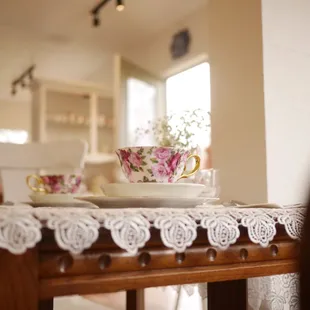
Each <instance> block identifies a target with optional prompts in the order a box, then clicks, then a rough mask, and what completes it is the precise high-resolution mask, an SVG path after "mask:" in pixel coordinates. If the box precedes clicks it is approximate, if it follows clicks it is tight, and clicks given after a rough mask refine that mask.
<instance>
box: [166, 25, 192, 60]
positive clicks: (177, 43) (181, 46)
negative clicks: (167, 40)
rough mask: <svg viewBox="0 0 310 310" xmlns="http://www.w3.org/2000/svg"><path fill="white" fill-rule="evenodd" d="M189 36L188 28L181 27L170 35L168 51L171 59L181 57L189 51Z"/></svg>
mask: <svg viewBox="0 0 310 310" xmlns="http://www.w3.org/2000/svg"><path fill="white" fill-rule="evenodd" d="M190 43H191V36H190V33H189V30H188V29H183V30H181V31H179V32H178V33H176V34H175V35H174V36H173V37H172V42H171V45H170V52H171V56H172V59H178V58H180V57H183V56H184V55H186V54H187V53H188V52H189V47H190Z"/></svg>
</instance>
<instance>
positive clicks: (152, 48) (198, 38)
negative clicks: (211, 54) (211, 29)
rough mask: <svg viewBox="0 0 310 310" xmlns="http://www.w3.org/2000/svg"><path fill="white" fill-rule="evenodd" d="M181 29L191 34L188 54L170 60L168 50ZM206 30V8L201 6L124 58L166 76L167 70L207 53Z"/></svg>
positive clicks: (129, 52) (142, 43)
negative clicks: (178, 58)
mask: <svg viewBox="0 0 310 310" xmlns="http://www.w3.org/2000/svg"><path fill="white" fill-rule="evenodd" d="M183 28H188V29H189V31H190V34H191V46H190V51H189V54H188V55H187V56H186V57H183V58H182V59H180V60H172V59H171V54H170V50H169V47H170V44H171V40H172V37H173V35H174V34H176V33H177V32H178V31H180V30H182V29H183ZM207 28H208V20H207V6H203V7H201V8H200V9H199V10H198V11H196V12H195V13H193V14H191V15H189V16H188V17H187V18H185V19H183V20H181V21H180V22H179V23H176V24H174V25H172V26H171V27H169V28H168V29H166V30H165V31H163V32H161V33H158V34H157V35H156V36H153V37H151V38H150V39H149V40H148V41H147V42H141V45H138V46H135V48H133V49H131V50H129V51H128V53H126V55H125V56H127V57H128V58H129V59H130V60H132V61H133V62H135V63H136V64H138V65H140V66H141V67H143V68H144V69H147V70H149V71H151V72H152V73H154V74H157V75H159V76H162V75H166V74H167V70H168V71H170V70H171V69H174V68H177V67H178V66H179V65H183V64H184V63H186V61H190V60H192V59H194V58H196V57H197V56H201V55H202V54H204V55H206V53H207V51H208V36H207ZM169 69H170V70H169Z"/></svg>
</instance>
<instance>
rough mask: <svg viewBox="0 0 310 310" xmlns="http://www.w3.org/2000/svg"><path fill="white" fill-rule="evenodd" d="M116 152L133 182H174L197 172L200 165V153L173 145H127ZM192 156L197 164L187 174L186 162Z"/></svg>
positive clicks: (127, 175) (126, 174) (130, 180)
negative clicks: (192, 153) (193, 153)
mask: <svg viewBox="0 0 310 310" xmlns="http://www.w3.org/2000/svg"><path fill="white" fill-rule="evenodd" d="M116 154H117V156H118V158H119V161H120V163H121V167H122V170H123V172H124V174H125V176H126V178H127V179H128V180H129V182H131V183H138V182H157V183H174V182H176V181H178V180H179V179H181V178H187V177H190V176H191V175H193V174H195V173H196V172H197V170H198V169H199V166H200V157H199V156H198V155H191V154H190V152H189V151H186V150H183V149H178V148H173V147H156V146H150V147H147V146H142V147H127V148H122V149H118V150H117V151H116ZM190 158H194V159H195V160H196V164H195V167H194V169H193V170H192V171H190V172H189V173H186V174H185V173H184V171H185V170H186V162H187V161H188V160H189V159H190Z"/></svg>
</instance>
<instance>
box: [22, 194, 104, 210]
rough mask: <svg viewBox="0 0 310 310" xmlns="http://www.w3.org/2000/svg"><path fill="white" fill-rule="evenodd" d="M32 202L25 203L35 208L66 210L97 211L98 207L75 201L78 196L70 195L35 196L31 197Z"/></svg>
mask: <svg viewBox="0 0 310 310" xmlns="http://www.w3.org/2000/svg"><path fill="white" fill-rule="evenodd" d="M29 197H30V199H31V200H32V201H29V202H24V203H25V204H27V205H30V206H32V207H34V208H43V207H57V208H59V207H66V208H91V209H97V208H98V207H97V206H95V205H92V204H91V203H88V202H85V201H84V202H83V201H79V200H76V199H74V197H76V195H70V194H45V195H39V194H37V195H36V194H33V195H29Z"/></svg>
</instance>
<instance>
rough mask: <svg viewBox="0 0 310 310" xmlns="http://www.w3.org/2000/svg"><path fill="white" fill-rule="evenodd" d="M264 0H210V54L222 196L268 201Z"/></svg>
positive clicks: (214, 134)
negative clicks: (262, 8)
mask: <svg viewBox="0 0 310 310" xmlns="http://www.w3.org/2000/svg"><path fill="white" fill-rule="evenodd" d="M260 11H261V7H260V1H259V0H252V1H248V0H234V1H231V0H211V1H210V6H209V10H208V16H207V19H208V20H209V31H208V34H207V35H208V37H209V59H210V67H211V114H212V148H213V157H214V158H213V165H214V166H215V167H216V168H219V169H220V170H221V187H222V198H223V199H225V200H226V199H236V200H241V201H244V202H262V201H266V200H267V178H266V148H265V115H264V83H263V50H262V29H261V13H260Z"/></svg>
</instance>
